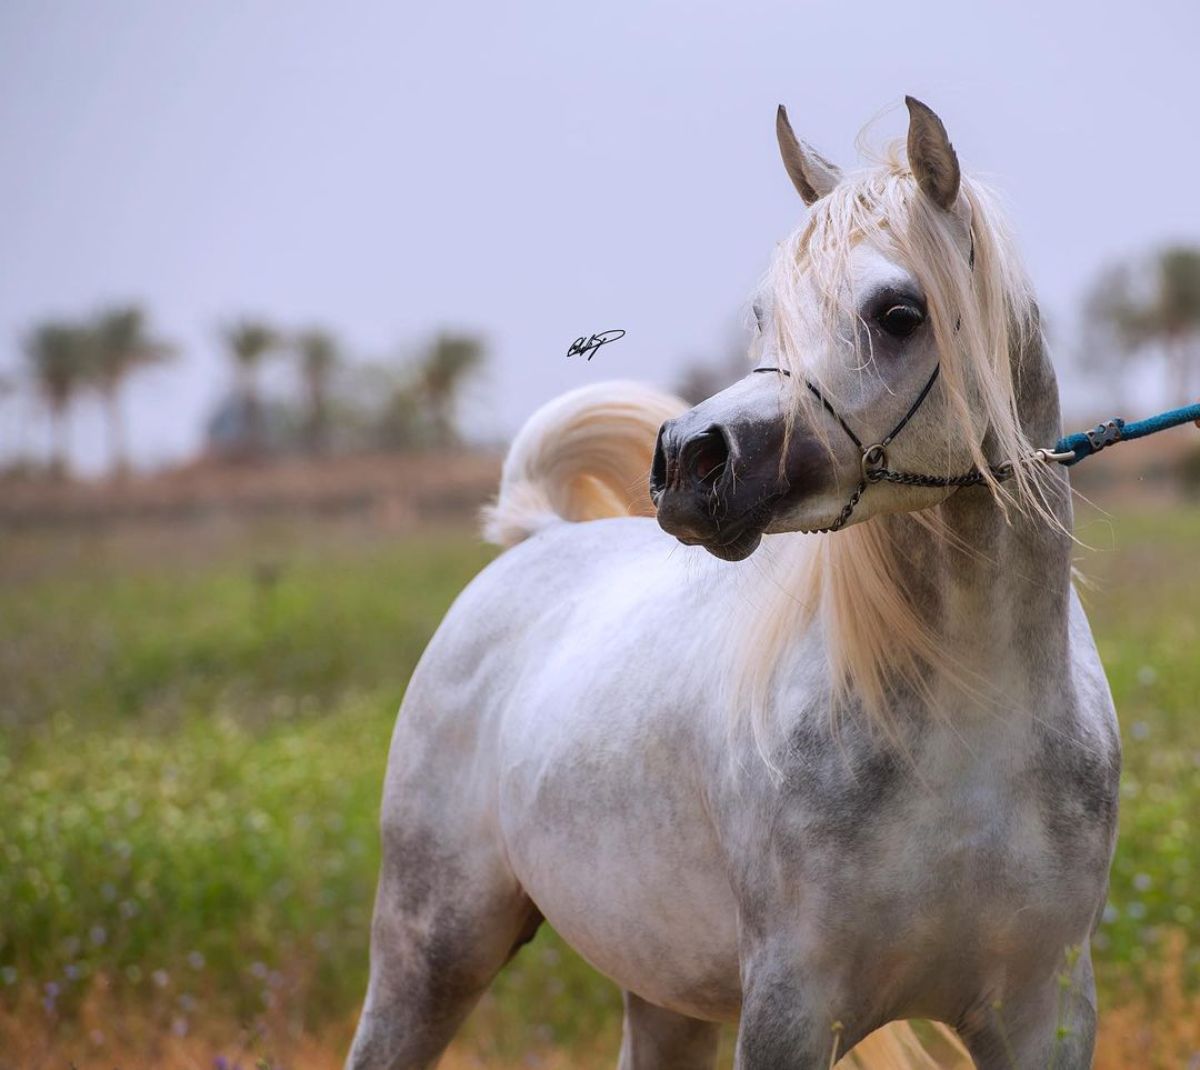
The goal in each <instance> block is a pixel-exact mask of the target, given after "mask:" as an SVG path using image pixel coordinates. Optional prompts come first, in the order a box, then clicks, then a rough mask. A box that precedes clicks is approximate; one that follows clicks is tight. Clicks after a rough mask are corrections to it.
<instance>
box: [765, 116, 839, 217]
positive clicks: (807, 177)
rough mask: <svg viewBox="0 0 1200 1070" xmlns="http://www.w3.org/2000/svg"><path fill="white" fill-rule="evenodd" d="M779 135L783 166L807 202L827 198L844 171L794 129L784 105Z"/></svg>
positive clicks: (777, 118) (778, 118) (777, 120)
mask: <svg viewBox="0 0 1200 1070" xmlns="http://www.w3.org/2000/svg"><path fill="white" fill-rule="evenodd" d="M775 136H776V137H777V138H779V152H780V155H781V156H783V166H784V167H786V168H787V173H788V177H789V178H791V180H792V185H794V186H795V187H796V190H797V192H798V193H799V194H800V196H801V197H802V198H803V199H804V203H805V204H812V203H813V202H814V201H816V200H817V199H819V198H821V197H824V196H825V194H827V193H828V192H829V191H830V190H831V189H833V187H834V186H836V185H837V184H838V183H839V182H840V181H841V180H842V172H841V171H839V170H838V169H837V168H836V167H835V166H834V165H833V164H831V163H830V162H829V161H828V160H827V159H825V157H824V156H822V155H821V154H820V153H819V152H817V151H816V150H815V149H813V148H810V147H809V146H808V145H806V144H804V142H803V141H800V140H799V139H798V138H797V137H796V135H795V134H794V133H793V132H792V124H791V123H789V122H788V117H787V109H786V108H785V107H784V106H783V105H782V104H780V105H779V111H778V112H776V113H775Z"/></svg>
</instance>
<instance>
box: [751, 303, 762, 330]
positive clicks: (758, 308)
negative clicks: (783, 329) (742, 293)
mask: <svg viewBox="0 0 1200 1070" xmlns="http://www.w3.org/2000/svg"><path fill="white" fill-rule="evenodd" d="M750 311H752V312H753V313H754V325H755V326H756V327H757V328H758V329H759V330H760V331H761V330H762V327H763V310H762V305H760V304H758V303H757V302H755V304H754V305H752V306H751V309H750Z"/></svg>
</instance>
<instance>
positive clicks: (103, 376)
mask: <svg viewBox="0 0 1200 1070" xmlns="http://www.w3.org/2000/svg"><path fill="white" fill-rule="evenodd" d="M92 335H93V345H92V350H91V356H92V367H91V369H90V371H91V378H92V379H93V381H94V382H95V384H96V387H97V389H98V390H99V391H100V395H101V397H102V398H103V400H104V407H105V411H106V412H107V415H108V441H109V455H110V457H111V458H112V468H113V471H114V472H115V473H116V474H118V475H120V474H122V473H124V472H125V471H126V470H127V468H128V457H127V451H126V437H125V425H124V421H123V419H122V415H121V405H120V391H121V386H122V384H123V383H124V382H125V380H126V379H127V378H128V377H129V375H130V374H131V373H132V372H134V371H135V370H136V369H138V368H141V367H144V366H145V365H147V364H155V363H158V362H159V361H162V360H166V359H167V358H168V357H170V356H173V355H174V353H175V350H174V349H173V348H172V347H171V346H170V345H168V344H167V343H165V342H162V341H159V340H157V339H155V338H152V337H150V336H149V334H148V333H147V329H146V316H145V314H144V313H143V312H142V310H141V309H140V308H138V307H137V306H135V305H128V306H124V307H120V308H113V309H109V310H107V311H105V312H102V313H100V315H99V316H97V318H96V321H95V323H94V325H93V327H92Z"/></svg>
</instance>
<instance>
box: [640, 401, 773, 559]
mask: <svg viewBox="0 0 1200 1070" xmlns="http://www.w3.org/2000/svg"><path fill="white" fill-rule="evenodd" d="M718 397H720V395H718ZM712 400H715V399H710V402H711V401H712ZM710 402H705V403H704V405H701V406H698V407H697V408H695V409H692V410H690V411H689V412H686V413H684V414H683V415H682V416H680V417H679V418H678V419H675V420H668V421H667V422H666V423H665V424H663V426H662V428H661V429H660V430H659V433H658V442H657V444H656V446H655V450H654V461H653V464H652V466H651V469H650V498H651V500H652V501H653V502H654V505H655V508H656V509H657V510H658V523H659V525H660V526H661V527H662V529H663V530H664V531H666V532H667V533H668V534H670V535H674V536H675V538H677V539H678V540H679V541H680V542H682V543H684V544H686V545H688V546H703V547H704V548H705V549H706V550H708V552H709V553H711V554H713V555H715V556H716V557H719V558H722V559H723V560H725V561H741V560H742V559H743V558H746V557H749V556H750V554H752V553H753V552H754V551H755V550H756V549H757V548H758V544H759V542H760V541H761V540H762V535H763V531H764V529H765V528H766V527H767V525H768V523H770V520H771V517H772V515H773V513H774V505H775V502H776V501H778V499H779V498H780V497H781V496H782V493H783V491H784V490H785V489H786V483H784V484H783V485H778V464H776V465H775V466H773V467H774V471H773V472H772V473H771V475H772V477H774V478H772V480H771V481H770V482H771V483H772V484H773V485H771V486H767V485H765V481H764V479H763V478H762V473H761V472H759V471H758V469H759V468H762V467H763V466H761V465H757V464H753V463H750V458H753V457H754V456H755V455H758V454H760V453H762V452H763V451H762V449H761V448H760V446H761V443H758V442H754V443H752V442H750V441H749V440H750V439H751V438H760V439H761V438H762V437H763V436H761V435H758V436H755V435H753V434H751V433H748V429H747V428H745V427H738V426H737V425H734V424H730V423H723V422H716V421H712V420H710V419H709V418H708V416H707V415H706V414H705V411H704V410H705V409H706V408H707V406H708V405H709V404H710ZM748 454H749V457H748ZM776 458H778V453H777V452H776ZM766 467H767V468H770V467H772V466H769V465H768V466H766Z"/></svg>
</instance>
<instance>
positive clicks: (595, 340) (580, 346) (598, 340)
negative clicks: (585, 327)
mask: <svg viewBox="0 0 1200 1070" xmlns="http://www.w3.org/2000/svg"><path fill="white" fill-rule="evenodd" d="M624 337H625V332H624V331H623V330H621V329H620V328H619V327H618V328H616V329H615V330H611V331H601V332H600V333H599V334H593V335H592V336H591V338H588V337H586V336H584V335H580V336H579V337H578V338H576V339H575V341H574V342H572V343H571V348H570V349H568V350H567V356H568V357H582V356H586V357H587V359H588V360H591V359H592V357H593V356H595V354H596V350H597V349H599V348H600V347H601V346H603V345H607V344H608V343H609V342H615V341H616V340H617V339H618V338H624Z"/></svg>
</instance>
